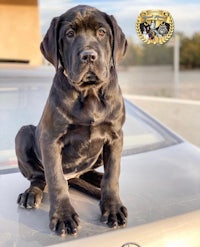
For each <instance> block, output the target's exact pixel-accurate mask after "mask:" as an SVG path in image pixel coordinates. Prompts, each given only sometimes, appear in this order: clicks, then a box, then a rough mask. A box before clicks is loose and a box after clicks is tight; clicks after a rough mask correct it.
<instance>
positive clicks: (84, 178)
mask: <svg viewBox="0 0 200 247" xmlns="http://www.w3.org/2000/svg"><path fill="white" fill-rule="evenodd" d="M102 177H103V173H100V172H97V171H95V170H91V171H88V172H86V173H84V174H82V175H81V176H80V177H79V178H72V179H70V180H69V181H68V182H69V185H70V187H72V188H74V189H77V190H79V191H81V192H83V193H85V194H87V195H89V196H91V197H93V198H96V199H100V198H101V189H100V188H101V180H102Z"/></svg>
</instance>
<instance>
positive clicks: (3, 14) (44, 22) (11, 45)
mask: <svg viewBox="0 0 200 247" xmlns="http://www.w3.org/2000/svg"><path fill="white" fill-rule="evenodd" d="M78 4H86V5H91V6H94V7H96V8H98V9H100V10H102V11H104V12H107V13H108V14H110V15H114V16H115V17H116V19H117V21H118V23H119V25H120V26H121V28H122V30H123V31H124V33H125V35H126V37H127V39H128V43H129V46H128V51H127V54H126V57H125V59H124V60H123V61H122V63H121V64H120V65H119V67H118V75H119V83H120V85H121V88H122V91H123V94H124V96H125V97H127V98H128V99H130V100H131V101H132V102H134V103H135V104H136V105H138V106H140V107H142V108H143V109H144V110H145V111H147V112H148V113H150V114H151V115H153V116H154V117H156V118H157V119H158V120H160V121H161V122H163V123H164V124H166V125H167V126H168V127H170V128H171V129H173V130H174V131H176V132H177V133H179V134H180V135H182V136H183V137H184V138H186V139H187V140H189V141H190V142H192V143H193V144H195V145H197V146H199V147H200V24H199V23H200V11H199V10H200V1H199V0H190V1H186V0H177V1H174V0H169V1H160V0H152V1H149V0H141V1H139V0H121V1H120V0H101V1H100V0H99V1H98V0H96V1H95V0H86V1H83V0H80V1H78V0H71V1H70V0H51V1H49V0H38V1H37V0H0V37H1V38H0V105H1V106H0V113H1V115H0V125H2V124H5V119H6V121H7V120H8V119H7V118H6V114H8V113H7V112H8V110H9V109H10V108H11V107H12V104H14V105H17V106H18V108H16V109H14V112H15V114H16V111H17V112H18V111H19V110H20V107H19V106H20V105H21V106H22V105H23V104H24V105H25V104H27V100H30V99H31V97H32V96H31V94H30V93H29V90H30V87H31V88H32V89H34V88H35V90H36V89H37V92H38V94H36V96H33V99H32V100H33V101H32V108H34V109H32V111H33V112H35V111H37V112H38V118H39V115H40V114H41V112H42V109H38V108H37V102H38V101H39V100H43V101H44V102H45V99H46V98H45V97H47V95H48V93H47V91H48V90H49V88H50V86H51V82H52V77H53V74H54V68H53V66H51V65H49V64H48V63H47V61H45V60H44V59H43V57H42V55H41V53H40V49H39V45H40V42H41V40H42V37H43V36H44V35H45V33H46V31H47V29H48V27H49V24H50V22H51V20H52V18H53V17H55V16H58V15H60V14H62V13H64V12H65V11H67V10H68V9H69V8H71V7H73V6H75V5H78ZM148 9H162V10H167V11H169V12H170V14H171V15H172V17H173V19H174V24H175V30H174V34H173V37H172V39H171V40H170V41H169V42H167V43H166V44H164V45H146V44H144V43H143V42H142V41H140V39H139V37H138V36H137V33H136V29H135V24H136V20H137V17H138V15H139V14H140V12H141V11H143V10H148ZM16 88H17V89H16ZM19 88H20V92H23V93H21V95H28V96H26V98H27V99H24V98H23V97H22V96H20V97H22V98H23V100H22V98H19V94H18V96H17V97H18V98H16V97H15V96H14V93H13V94H10V92H15V91H16V90H19ZM38 88H39V89H40V91H38ZM13 90H14V91H13ZM8 92H9V93H8ZM18 92H19V91H18ZM10 95H11V96H10ZM36 101H37V102H36ZM33 106H34V107H33ZM24 114H25V113H24ZM25 119H27V120H28V119H29V120H31V113H28V114H27V115H26V117H25ZM27 120H26V121H27ZM20 124H21V122H20ZM2 130H3V132H2V133H1V136H3V138H4V140H5V139H6V138H7V133H8V131H9V130H8V125H6V126H2V127H1V128H0V131H2ZM12 141H13V140H11V141H10V142H9V143H11V142H12ZM2 142H3V141H2ZM4 142H5V141H4ZM0 145H1V143H0ZM7 145H12V144H7ZM7 148H8V147H7Z"/></svg>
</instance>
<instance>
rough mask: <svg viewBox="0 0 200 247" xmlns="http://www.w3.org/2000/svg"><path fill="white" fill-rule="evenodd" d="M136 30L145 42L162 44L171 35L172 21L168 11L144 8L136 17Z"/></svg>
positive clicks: (172, 29)
mask: <svg viewBox="0 0 200 247" xmlns="http://www.w3.org/2000/svg"><path fill="white" fill-rule="evenodd" d="M136 31H137V33H138V36H139V37H140V39H141V40H142V41H144V42H145V43H147V44H164V43H166V42H167V41H168V40H169V39H170V38H171V37H172V34H173V31H174V21H173V18H172V16H171V15H170V13H169V12H168V11H165V10H144V11H142V12H141V13H140V15H139V16H138V18H137V22H136Z"/></svg>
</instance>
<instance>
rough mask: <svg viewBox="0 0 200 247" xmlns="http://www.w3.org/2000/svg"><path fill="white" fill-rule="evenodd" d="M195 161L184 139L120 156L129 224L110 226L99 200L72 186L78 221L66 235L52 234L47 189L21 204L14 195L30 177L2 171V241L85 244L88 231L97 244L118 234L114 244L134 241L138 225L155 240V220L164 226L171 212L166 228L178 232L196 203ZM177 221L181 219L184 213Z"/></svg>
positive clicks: (199, 190) (199, 185)
mask: <svg viewBox="0 0 200 247" xmlns="http://www.w3.org/2000/svg"><path fill="white" fill-rule="evenodd" d="M177 160H178V161H179V162H178V163H177ZM197 164H200V151H199V149H198V148H196V147H194V146H192V145H191V144H188V143H181V144H177V145H174V146H171V147H167V148H163V149H160V150H156V151H150V152H146V153H142V154H135V155H129V156H125V157H123V158H122V165H121V176H120V193H121V197H122V200H123V202H124V204H125V205H126V206H127V208H128V212H129V217H128V225H127V228H125V229H123V230H121V229H119V230H114V231H113V230H112V229H109V228H108V227H107V226H106V225H105V224H104V223H101V222H100V221H99V219H100V210H99V202H98V200H95V199H92V198H90V197H88V196H86V195H84V194H82V193H79V192H77V191H75V190H72V189H71V190H70V195H71V202H72V204H73V205H74V207H75V208H76V210H77V212H78V214H79V215H80V218H81V227H80V229H79V234H78V236H77V237H71V236H67V237H66V238H60V237H58V236H56V235H55V234H54V233H52V232H51V231H50V230H49V228H48V221H49V220H48V210H49V203H48V194H47V193H45V196H44V201H43V203H42V205H41V207H40V208H39V209H34V210H26V209H23V208H19V207H18V206H17V203H16V200H17V195H18V194H19V193H21V192H22V191H24V190H25V189H26V188H27V186H28V181H27V180H26V179H25V178H23V177H22V175H21V174H20V173H12V174H7V175H5V174H4V175H0V195H1V204H0V222H1V225H0V239H1V246H4V247H7V246H20V247H23V246H34V247H37V246H48V245H58V246H59V244H62V243H63V244H64V243H65V244H66V242H71V241H72V243H70V245H69V246H79V244H80V246H85V245H83V243H85V241H86V240H84V238H85V237H92V236H95V237H97V238H96V239H97V242H96V246H100V245H98V239H102V241H103V239H104V237H103V236H105V241H107V243H106V242H105V246H116V245H113V242H112V241H113V238H115V236H116V239H117V238H118V239H119V245H118V246H120V244H121V242H123V243H125V242H129V241H132V242H134V241H136V240H137V235H136V236H135V235H134V233H135V232H136V233H137V231H139V230H140V229H141V233H140V235H141V236H142V234H145V235H146V233H145V232H148V236H147V237H148V238H147V240H148V239H151V238H152V239H155V236H158V239H157V241H158V242H159V241H161V240H162V238H163V236H162V234H158V233H156V229H159V225H157V224H159V223H158V222H161V225H162V227H163V229H165V224H164V223H162V222H164V221H165V220H166V222H168V221H170V218H171V217H175V221H174V225H173V219H172V222H171V221H170V222H171V223H170V224H171V225H170V229H171V230H170V231H172V233H171V232H169V233H170V235H171V234H172V235H173V234H175V232H176V228H177V224H182V223H178V222H179V221H178V220H176V219H179V215H185V214H186V215H187V214H188V213H191V212H194V213H195V211H196V212H197V210H198V209H199V208H200V165H197ZM177 216H178V217H177ZM183 217H184V216H183ZM194 218H195V217H194ZM181 219H182V218H181ZM163 220H164V221H163ZM156 222H157V223H156ZM181 222H184V218H183V219H182V221H181ZM199 222H200V221H199ZM186 223H187V220H186ZM191 224H192V223H191ZM195 224H196V223H195ZM195 224H194V227H195V229H196V227H197V226H196V225H195ZM172 225H173V226H172ZM151 226H155V231H154V230H153V229H152V228H149V231H148V227H151ZM143 227H144V228H143ZM187 227H189V226H187V224H186V229H187ZM197 228H198V227H197ZM138 229H139V230H138ZM142 229H146V230H142ZM167 229H168V226H167V225H166V229H165V230H163V234H165V235H166V234H167V232H168V230H167ZM173 229H174V230H173ZM195 231H196V230H195ZM151 232H152V233H151ZM105 233H106V234H111V235H110V237H106V236H109V235H101V237H100V234H105ZM160 233H162V232H160ZM199 233H200V228H199ZM98 236H99V237H98ZM120 236H121V237H120ZM159 236H160V237H161V240H159ZM140 239H141V238H138V241H139V242H138V244H139V243H140V242H141V241H140ZM144 239H145V238H144ZM77 240H79V241H80V242H77V243H76V244H78V243H79V244H78V245H76V244H75V242H76V241H77ZM147 240H146V241H147ZM180 240H181V239H180ZM194 240H195V239H194ZM81 241H83V242H81ZM152 241H153V240H152ZM73 242H74V245H73ZM147 242H148V241H147ZM88 243H89V242H88ZM142 243H143V242H142ZM152 243H153V242H152ZM101 244H102V242H101ZM106 244H107V245H106ZM87 246H89V245H87ZM145 246H146V245H145ZM147 246H151V245H147ZM152 246H156V245H152ZM190 246H197V245H190ZM167 247H168V246H167ZM182 247H183V246H182Z"/></svg>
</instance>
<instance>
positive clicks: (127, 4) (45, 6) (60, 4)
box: [38, 0, 200, 42]
mask: <svg viewBox="0 0 200 247" xmlns="http://www.w3.org/2000/svg"><path fill="white" fill-rule="evenodd" d="M38 1H39V9H40V17H41V18H40V22H41V30H42V35H44V34H45V32H46V30H47V28H48V27H49V24H50V22H51V19H52V18H53V17H55V16H59V15H61V14H63V13H64V12H66V11H67V10H68V9H69V8H71V7H74V6H76V5H79V4H84V5H91V6H93V7H96V8H98V9H100V10H101V11H104V12H106V13H107V14H110V15H114V16H115V18H116V19H117V21H118V24H119V25H120V26H121V28H122V30H123V32H124V33H125V34H126V36H127V37H131V38H132V39H133V41H135V42H139V38H138V36H137V33H136V30H135V23H136V20H137V17H138V15H139V14H140V12H141V11H143V10H148V9H162V10H167V11H169V12H170V14H171V15H172V17H173V20H174V24H175V32H184V34H185V35H187V36H191V35H193V34H194V33H195V32H200V0H101V1H100V0H99V1H98V0H51V1H49V0H38Z"/></svg>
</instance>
